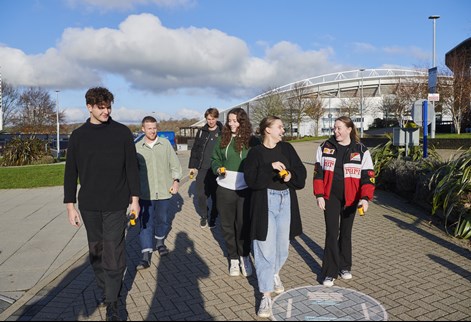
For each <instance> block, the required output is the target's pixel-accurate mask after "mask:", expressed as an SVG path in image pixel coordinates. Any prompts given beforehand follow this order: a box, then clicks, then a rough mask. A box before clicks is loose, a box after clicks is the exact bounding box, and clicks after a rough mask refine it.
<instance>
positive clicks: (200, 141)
mask: <svg viewBox="0 0 471 322" xmlns="http://www.w3.org/2000/svg"><path fill="white" fill-rule="evenodd" d="M217 127H218V128H217V129H216V130H215V131H216V132H217V133H218V134H220V133H221V131H222V123H221V122H219V121H217ZM209 137H210V131H209V126H208V124H207V123H206V124H205V126H203V127H202V128H201V129H199V130H198V133H196V137H195V143H194V144H193V148H192V149H191V155H190V161H189V163H188V168H189V169H201V165H202V164H203V158H204V150H205V149H206V145H207V144H208V140H209Z"/></svg>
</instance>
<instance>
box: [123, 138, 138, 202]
mask: <svg viewBox="0 0 471 322" xmlns="http://www.w3.org/2000/svg"><path fill="white" fill-rule="evenodd" d="M125 151H126V177H127V178H126V179H127V181H128V184H129V190H130V192H131V196H133V197H139V195H140V190H141V187H140V182H139V166H138V162H137V153H136V145H135V144H134V140H133V137H132V133H131V131H129V135H128V138H127V141H126V147H125Z"/></svg>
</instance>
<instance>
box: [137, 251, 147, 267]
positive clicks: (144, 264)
mask: <svg viewBox="0 0 471 322" xmlns="http://www.w3.org/2000/svg"><path fill="white" fill-rule="evenodd" d="M150 256H151V254H150V252H144V253H142V259H141V261H140V262H139V265H137V266H136V270H138V271H140V270H142V269H146V268H149V267H150Z"/></svg>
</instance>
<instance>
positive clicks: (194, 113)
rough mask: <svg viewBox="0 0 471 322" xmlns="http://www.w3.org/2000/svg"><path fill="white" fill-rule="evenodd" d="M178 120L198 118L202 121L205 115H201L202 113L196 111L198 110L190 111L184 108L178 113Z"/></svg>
mask: <svg viewBox="0 0 471 322" xmlns="http://www.w3.org/2000/svg"><path fill="white" fill-rule="evenodd" d="M177 116H178V117H177V118H187V119H193V118H196V119H201V118H203V115H202V114H201V112H199V111H196V110H192V109H188V108H183V109H181V110H179V111H178V112H177Z"/></svg>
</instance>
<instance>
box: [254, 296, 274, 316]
mask: <svg viewBox="0 0 471 322" xmlns="http://www.w3.org/2000/svg"><path fill="white" fill-rule="evenodd" d="M257 315H258V316H259V317H261V318H269V317H270V316H271V297H265V296H264V297H263V298H262V301H261V302H260V307H259V308H258V313H257Z"/></svg>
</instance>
